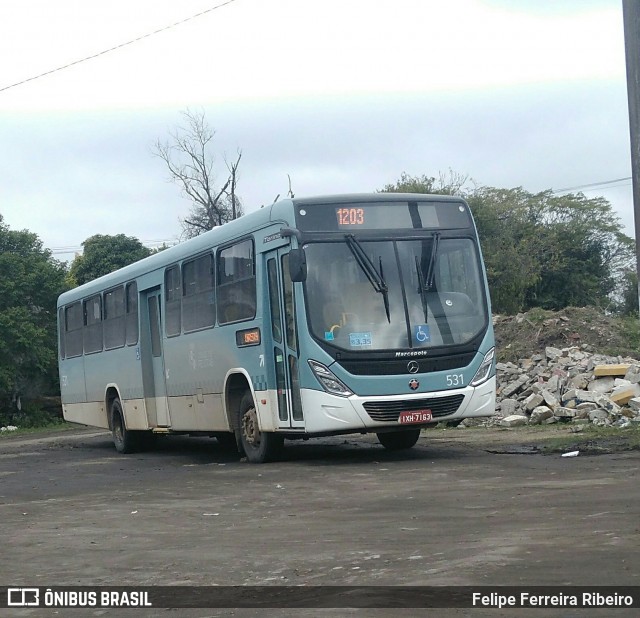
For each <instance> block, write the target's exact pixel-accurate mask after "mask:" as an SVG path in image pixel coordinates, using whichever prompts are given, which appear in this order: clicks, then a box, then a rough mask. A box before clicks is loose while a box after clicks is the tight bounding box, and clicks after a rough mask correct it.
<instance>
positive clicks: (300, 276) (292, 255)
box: [289, 248, 307, 281]
mask: <svg viewBox="0 0 640 618" xmlns="http://www.w3.org/2000/svg"><path fill="white" fill-rule="evenodd" d="M289 276H290V277H291V281H306V280H307V254H306V253H305V252H304V249H302V248H300V249H291V250H290V251H289Z"/></svg>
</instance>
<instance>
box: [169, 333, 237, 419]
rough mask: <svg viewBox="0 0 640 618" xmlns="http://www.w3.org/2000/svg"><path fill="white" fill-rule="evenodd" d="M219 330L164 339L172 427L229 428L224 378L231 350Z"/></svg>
mask: <svg viewBox="0 0 640 618" xmlns="http://www.w3.org/2000/svg"><path fill="white" fill-rule="evenodd" d="M220 330H221V329H220V328H219V327H216V328H209V329H205V330H202V331H198V332H194V333H189V334H183V335H181V336H179V337H170V338H165V339H164V341H163V344H164V360H165V373H166V386H167V396H168V397H169V400H170V409H171V429H173V430H175V431H229V423H228V421H227V418H226V416H225V414H224V406H223V403H222V378H223V376H224V375H225V373H226V365H227V363H228V362H229V358H230V354H229V351H228V350H227V349H226V346H225V345H224V343H223V341H221V338H222V336H221V333H220ZM167 368H168V369H167Z"/></svg>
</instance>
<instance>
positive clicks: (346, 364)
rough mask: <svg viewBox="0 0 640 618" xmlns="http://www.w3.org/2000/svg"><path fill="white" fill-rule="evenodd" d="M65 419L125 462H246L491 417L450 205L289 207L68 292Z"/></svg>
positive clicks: (482, 330)
mask: <svg viewBox="0 0 640 618" xmlns="http://www.w3.org/2000/svg"><path fill="white" fill-rule="evenodd" d="M57 311H58V342H59V369H60V386H61V395H62V404H63V413H64V418H65V419H66V420H67V421H71V422H74V423H79V424H83V425H88V426H95V427H101V428H104V429H107V430H110V431H111V433H112V437H113V442H114V445H115V448H116V450H117V451H119V452H121V453H128V452H133V451H135V450H138V449H140V448H143V447H146V446H147V445H148V444H149V443H150V442H151V441H152V440H153V438H155V437H156V436H157V435H158V434H173V433H176V434H189V435H205V436H212V437H215V438H217V440H218V441H219V442H220V443H221V444H222V445H223V446H227V447H234V448H237V449H238V451H239V452H240V454H242V455H243V456H244V457H246V459H247V460H248V461H250V462H254V463H262V462H266V461H273V460H275V459H277V458H278V457H280V456H281V451H282V448H283V445H284V441H285V439H287V440H289V439H308V438H311V437H319V436H331V435H340V434H349V433H361V434H366V433H375V434H376V435H377V438H378V440H379V442H380V443H381V444H382V445H383V446H384V447H385V448H387V449H392V450H400V449H408V448H411V447H412V446H413V445H414V444H415V443H416V442H417V441H418V439H419V436H420V431H421V429H423V428H425V427H428V426H430V425H434V424H436V423H438V422H443V421H447V422H450V423H452V424H455V423H459V422H460V421H461V420H462V419H465V418H468V417H483V416H490V415H492V414H493V413H494V409H495V391H496V378H495V343H494V335H493V326H492V320H491V310H490V299H489V293H488V287H487V280H486V273H485V269H484V265H483V260H482V254H481V250H480V245H479V242H478V235H477V232H476V228H475V224H474V221H473V217H472V214H471V212H470V209H469V206H468V205H467V203H466V202H465V201H464V200H463V199H461V198H458V197H452V196H443V195H421V194H403V193H375V194H353V195H333V196H323V197H314V198H302V199H298V198H295V199H293V198H292V199H283V200H280V201H277V202H275V203H274V204H272V205H270V206H267V207H263V208H261V209H259V210H257V211H255V212H252V213H249V214H247V215H245V216H243V217H241V218H239V219H236V220H234V221H231V222H229V223H226V224H225V225H222V226H220V227H218V228H215V229H213V230H211V231H208V232H205V233H203V234H202V235H200V236H197V237H195V238H192V239H190V240H188V241H186V242H183V243H181V244H178V245H176V246H174V247H171V248H168V249H166V250H164V251H161V252H159V253H156V254H154V255H151V256H149V257H147V258H144V259H143V260H140V261H138V262H136V263H134V264H131V265H129V266H126V267H124V268H122V269H120V270H117V271H115V272H112V273H110V274H108V275H105V276H103V277H100V278H98V279H96V280H94V281H91V282H88V283H86V284H84V285H81V286H79V287H77V288H75V289H73V290H70V291H68V292H65V293H64V294H62V295H61V296H60V298H59V300H58V307H57Z"/></svg>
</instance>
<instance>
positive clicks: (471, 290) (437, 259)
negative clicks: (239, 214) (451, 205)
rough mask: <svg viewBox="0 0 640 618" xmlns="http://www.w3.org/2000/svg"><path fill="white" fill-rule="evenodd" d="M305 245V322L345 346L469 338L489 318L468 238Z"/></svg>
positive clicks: (436, 343) (402, 345) (419, 344)
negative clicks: (307, 320) (359, 255)
mask: <svg viewBox="0 0 640 618" xmlns="http://www.w3.org/2000/svg"><path fill="white" fill-rule="evenodd" d="M353 242H354V241H353V239H351V238H346V237H345V239H344V241H343V242H312V243H309V244H307V245H305V251H306V256H307V268H308V276H307V280H306V283H305V291H306V299H307V306H308V315H309V320H310V330H311V332H312V334H313V336H314V337H315V338H316V339H318V340H320V341H322V342H324V343H325V344H327V345H329V346H332V347H334V348H338V349H341V350H346V351H350V352H358V351H371V350H375V351H379V350H398V349H403V350H404V349H407V348H428V347H441V346H448V345H460V344H464V343H467V342H468V341H470V340H471V339H473V338H474V337H476V336H477V335H478V334H479V333H480V332H481V331H482V330H483V329H484V328H485V327H486V324H487V308H486V301H485V297H484V294H483V291H482V290H483V282H482V277H481V271H480V266H479V256H478V252H477V250H476V246H475V243H474V242H473V240H471V239H470V238H443V237H441V236H440V235H439V234H438V233H434V234H432V235H431V236H428V237H426V238H424V239H418V240H380V241H373V240H367V241H357V247H358V248H361V250H362V252H363V253H364V254H365V255H366V259H362V258H360V259H358V252H357V251H354V248H353Z"/></svg>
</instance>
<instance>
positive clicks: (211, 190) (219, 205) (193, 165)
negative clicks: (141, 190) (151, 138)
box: [154, 110, 243, 238]
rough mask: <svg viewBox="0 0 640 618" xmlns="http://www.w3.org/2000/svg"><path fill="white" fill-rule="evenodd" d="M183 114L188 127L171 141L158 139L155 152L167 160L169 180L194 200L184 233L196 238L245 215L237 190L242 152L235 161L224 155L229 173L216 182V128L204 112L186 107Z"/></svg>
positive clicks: (181, 129) (177, 131) (184, 226)
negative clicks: (209, 122)
mask: <svg viewBox="0 0 640 618" xmlns="http://www.w3.org/2000/svg"><path fill="white" fill-rule="evenodd" d="M182 115H183V116H184V118H185V120H186V126H184V127H179V128H178V129H177V130H176V131H175V132H173V133H171V134H170V135H171V141H170V142H168V141H167V142H162V141H160V140H158V141H157V142H156V144H155V147H154V154H155V155H156V156H158V157H160V158H161V159H162V160H163V161H164V162H165V163H166V165H167V168H168V169H169V178H170V180H171V181H172V182H174V183H175V184H177V185H178V186H179V187H180V188H181V189H182V192H183V194H184V195H186V196H187V197H188V198H189V199H190V200H191V201H192V202H193V205H192V208H191V212H190V213H189V216H188V217H187V218H185V219H183V221H182V227H183V232H184V235H185V236H186V237H187V238H193V237H194V236H199V235H200V234H202V233H203V232H206V231H207V230H211V229H213V228H214V227H217V226H220V225H223V224H224V223H227V222H228V221H232V220H233V219H237V218H238V217H241V216H242V214H243V208H242V203H241V201H240V199H239V198H238V195H237V192H236V189H237V181H238V167H239V165H240V159H241V158H242V151H240V150H238V153H237V158H236V159H235V160H234V161H231V162H229V161H228V160H227V159H226V158H225V164H226V168H227V172H228V176H227V178H226V180H225V181H224V182H223V183H222V184H221V185H219V186H218V185H216V179H215V172H214V166H215V159H214V157H213V155H212V154H211V144H212V141H213V138H214V136H215V131H214V130H213V129H212V128H211V127H210V126H209V124H208V123H207V121H206V118H205V114H204V112H193V111H190V110H187V111H185V112H182Z"/></svg>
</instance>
